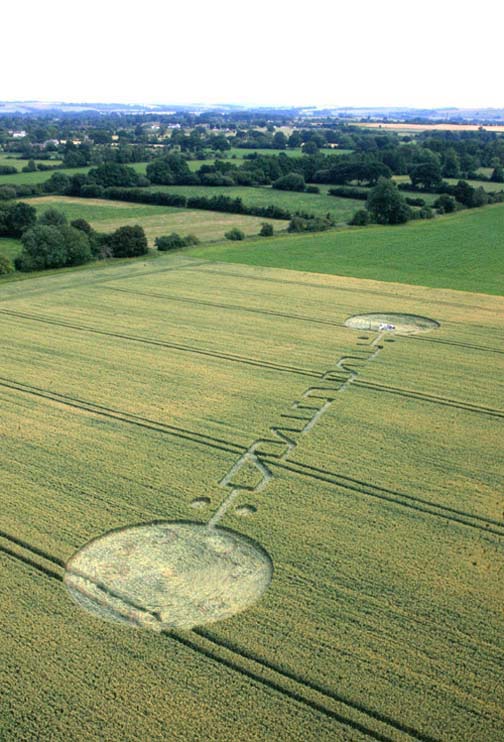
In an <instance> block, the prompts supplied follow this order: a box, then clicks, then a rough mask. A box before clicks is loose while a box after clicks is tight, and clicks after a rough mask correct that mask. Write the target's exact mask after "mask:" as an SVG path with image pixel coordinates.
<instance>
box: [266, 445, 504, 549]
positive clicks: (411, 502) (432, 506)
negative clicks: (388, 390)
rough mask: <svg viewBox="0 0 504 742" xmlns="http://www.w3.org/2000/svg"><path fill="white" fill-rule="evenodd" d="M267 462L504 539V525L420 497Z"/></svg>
mask: <svg viewBox="0 0 504 742" xmlns="http://www.w3.org/2000/svg"><path fill="white" fill-rule="evenodd" d="M264 459H265V460H266V461H267V462H268V465H269V466H272V467H273V468H275V467H276V468H278V469H285V470H286V471H291V472H293V473H294V474H300V475H302V476H305V477H309V478H311V479H315V480H319V481H321V482H327V483H329V484H334V485H336V486H338V487H341V488H342V489H346V490H351V491H352V492H357V493H359V494H362V495H366V496H368V497H373V498H376V499H379V500H385V501H387V502H391V503H394V504H395V505H400V506H402V507H406V508H411V509H413V510H418V511H419V512H422V513H426V514H428V515H434V516H438V517H440V518H444V519H445V520H451V521H453V522H455V523H459V524H461V525H464V526H468V527H470V528H476V529H478V530H480V531H484V533H490V534H492V535H494V536H504V524H502V523H500V522H499V521H498V520H495V519H493V518H485V517H483V516H479V515H472V514H471V513H466V512H464V511H463V510H457V509H456V508H451V507H449V506H447V505H441V504H439V503H434V502H430V501H429V500H424V499H422V498H420V497H415V496H413V495H407V494H404V493H403V492H394V490H389V489H387V488H385V487H380V486H378V485H374V484H372V483H371V482H363V481H361V480H358V479H353V478H352V477H346V476H344V475H342V474H338V473H337V472H330V471H328V470H327V469H321V468H319V467H316V466H310V465H309V464H305V463H303V462H301V461H294V460H290V459H289V461H288V462H280V461H278V460H275V459H274V458H272V457H270V456H267V457H264ZM425 506H426V507H425Z"/></svg>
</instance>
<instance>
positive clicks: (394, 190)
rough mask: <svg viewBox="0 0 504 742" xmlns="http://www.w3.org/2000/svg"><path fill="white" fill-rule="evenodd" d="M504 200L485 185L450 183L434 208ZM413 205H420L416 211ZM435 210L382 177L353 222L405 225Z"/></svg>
mask: <svg viewBox="0 0 504 742" xmlns="http://www.w3.org/2000/svg"><path fill="white" fill-rule="evenodd" d="M503 200H504V193H500V194H499V193H494V194H488V193H486V192H485V191H484V190H483V188H473V187H472V186H471V185H470V184H469V183H467V182H465V181H459V182H458V183H457V184H456V185H455V186H448V187H447V192H445V193H443V194H441V195H440V196H439V198H437V199H436V200H435V201H434V203H433V207H434V208H435V209H436V210H437V212H438V214H449V213H451V212H453V211H456V210H458V209H461V208H477V207H480V206H485V205H486V204H487V203H489V202H490V201H492V202H494V203H495V202H497V201H503ZM412 206H419V207H420V208H419V209H417V210H413V209H412V208H411V207H412ZM433 216H434V211H433V210H432V208H431V207H429V206H427V205H426V204H425V202H424V201H423V199H416V198H407V197H406V198H405V197H404V195H403V194H402V193H401V191H400V190H399V188H398V187H397V185H396V184H395V183H394V181H393V180H389V179H387V178H380V179H379V180H378V183H377V185H376V186H375V187H374V188H372V189H371V190H370V191H369V194H368V196H367V200H366V208H365V209H360V210H358V211H357V212H356V213H355V214H354V216H353V218H352V221H351V222H350V223H351V224H353V225H358V226H364V225H366V224H369V223H370V222H374V223H376V224H404V223H405V222H407V221H408V220H409V219H415V218H420V219H430V218H432V217H433Z"/></svg>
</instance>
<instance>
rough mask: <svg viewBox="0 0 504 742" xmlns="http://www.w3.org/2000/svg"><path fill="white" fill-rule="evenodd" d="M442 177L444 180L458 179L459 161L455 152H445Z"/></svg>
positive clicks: (452, 150)
mask: <svg viewBox="0 0 504 742" xmlns="http://www.w3.org/2000/svg"><path fill="white" fill-rule="evenodd" d="M443 177H444V178H459V177H460V159H459V156H458V155H457V153H456V152H455V150H454V149H453V148H452V149H449V150H447V152H446V154H445V157H444V162H443Z"/></svg>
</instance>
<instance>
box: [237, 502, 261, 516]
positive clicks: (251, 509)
mask: <svg viewBox="0 0 504 742" xmlns="http://www.w3.org/2000/svg"><path fill="white" fill-rule="evenodd" d="M235 513H236V515H241V516H242V517H245V518H246V517H248V516H249V515H254V513H257V508H256V506H255V505H248V504H245V505H238V507H237V508H236V509H235Z"/></svg>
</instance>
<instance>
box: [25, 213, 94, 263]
mask: <svg viewBox="0 0 504 742" xmlns="http://www.w3.org/2000/svg"><path fill="white" fill-rule="evenodd" d="M21 241H22V243H23V250H22V252H21V255H19V256H18V257H17V258H16V261H15V263H16V268H18V270H21V271H33V270H44V269H46V268H62V267H63V266H65V265H80V264H81V263H86V262H87V261H89V260H91V257H92V256H91V249H90V245H89V240H88V238H87V236H86V235H85V234H84V233H83V232H80V231H79V230H77V229H74V228H73V227H69V226H68V225H63V226H55V225H47V224H36V225H35V226H34V227H32V228H31V229H29V230H27V231H26V232H25V233H24V234H23V236H22V238H21Z"/></svg>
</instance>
